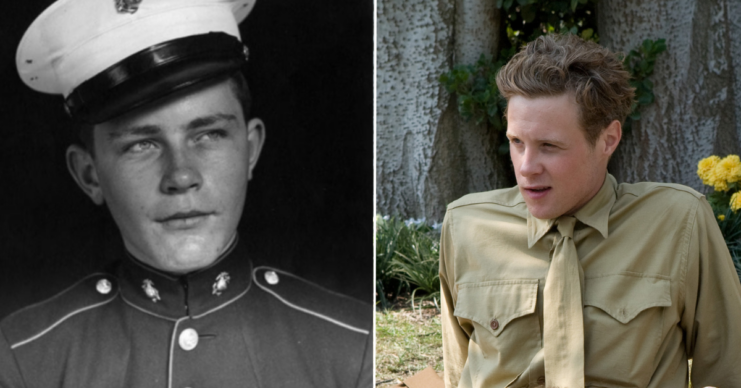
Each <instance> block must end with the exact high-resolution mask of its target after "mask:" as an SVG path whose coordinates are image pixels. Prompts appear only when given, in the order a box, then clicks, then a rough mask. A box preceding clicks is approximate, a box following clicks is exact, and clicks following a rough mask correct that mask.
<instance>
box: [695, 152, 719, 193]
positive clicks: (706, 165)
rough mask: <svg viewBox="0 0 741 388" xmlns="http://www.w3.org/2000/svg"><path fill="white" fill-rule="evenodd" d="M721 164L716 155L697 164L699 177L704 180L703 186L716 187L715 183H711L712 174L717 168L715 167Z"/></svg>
mask: <svg viewBox="0 0 741 388" xmlns="http://www.w3.org/2000/svg"><path fill="white" fill-rule="evenodd" d="M719 162H720V158H719V157H717V156H715V155H712V156H709V157H707V158H705V159H702V160H700V161H699V162H698V163H697V176H699V177H700V179H702V183H703V184H706V185H709V186H713V185H714V181H711V179H710V177H711V174H710V173H711V172H712V171H713V169H714V168H715V165H717V164H718V163H719Z"/></svg>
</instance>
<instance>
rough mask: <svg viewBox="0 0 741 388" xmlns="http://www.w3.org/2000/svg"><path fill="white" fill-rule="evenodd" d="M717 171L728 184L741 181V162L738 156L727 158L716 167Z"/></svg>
mask: <svg viewBox="0 0 741 388" xmlns="http://www.w3.org/2000/svg"><path fill="white" fill-rule="evenodd" d="M715 170H716V171H717V175H718V176H719V177H722V178H723V179H724V180H725V181H726V182H728V183H733V182H738V181H739V180H741V160H740V159H739V157H738V155H728V156H726V157H725V158H723V159H722V160H721V161H720V163H718V164H717V165H716V166H715Z"/></svg>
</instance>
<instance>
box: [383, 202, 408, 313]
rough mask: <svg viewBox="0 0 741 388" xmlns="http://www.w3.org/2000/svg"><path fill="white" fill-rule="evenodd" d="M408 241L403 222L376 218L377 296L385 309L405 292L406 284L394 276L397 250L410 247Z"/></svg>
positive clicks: (406, 230)
mask: <svg viewBox="0 0 741 388" xmlns="http://www.w3.org/2000/svg"><path fill="white" fill-rule="evenodd" d="M408 240H409V231H408V229H407V228H406V226H405V225H404V222H403V221H401V220H397V219H395V218H386V219H384V218H381V217H380V216H377V217H376V296H377V303H380V304H381V307H383V308H384V309H387V308H388V307H389V305H390V302H391V301H393V300H394V299H395V298H396V296H397V295H399V294H400V293H401V292H402V291H403V290H404V283H402V282H401V281H400V280H399V279H398V278H396V277H395V276H394V267H393V259H394V257H395V256H396V251H397V249H402V250H405V249H404V248H403V247H405V246H408V245H409V243H408Z"/></svg>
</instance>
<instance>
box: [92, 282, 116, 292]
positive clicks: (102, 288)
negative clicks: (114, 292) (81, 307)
mask: <svg viewBox="0 0 741 388" xmlns="http://www.w3.org/2000/svg"><path fill="white" fill-rule="evenodd" d="M112 287H113V286H112V285H111V282H110V281H109V280H108V279H100V280H98V283H97V284H96V285H95V289H96V290H98V292H99V293H101V294H103V295H106V294H108V293H109V292H111V288H112Z"/></svg>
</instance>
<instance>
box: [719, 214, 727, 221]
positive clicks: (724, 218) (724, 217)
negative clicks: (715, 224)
mask: <svg viewBox="0 0 741 388" xmlns="http://www.w3.org/2000/svg"><path fill="white" fill-rule="evenodd" d="M725 220H726V216H725V215H724V214H720V215H718V221H725Z"/></svg>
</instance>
